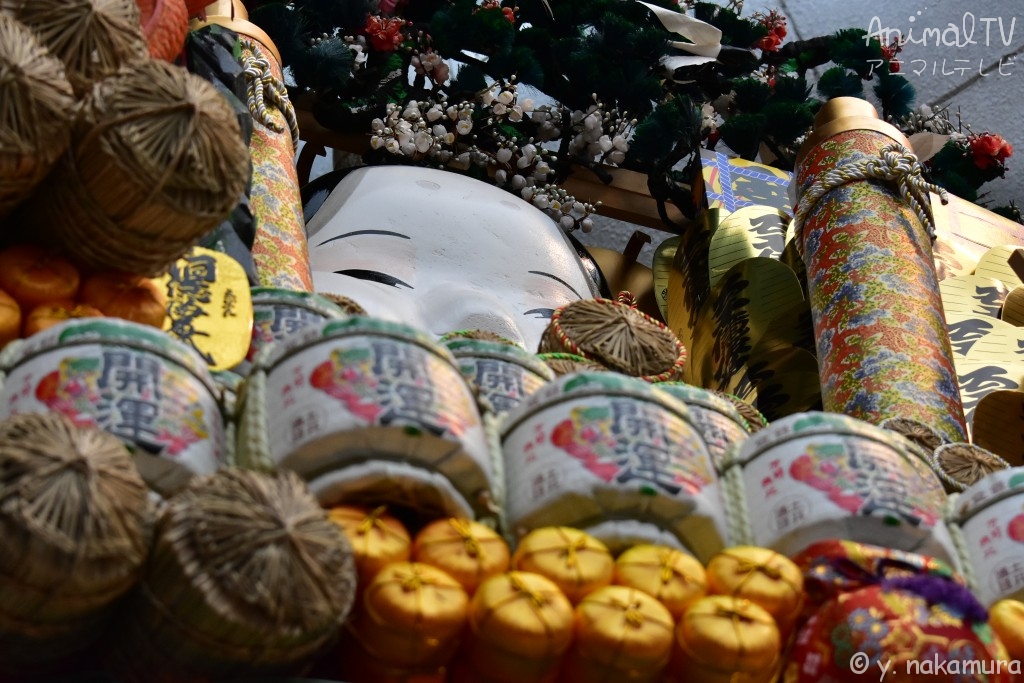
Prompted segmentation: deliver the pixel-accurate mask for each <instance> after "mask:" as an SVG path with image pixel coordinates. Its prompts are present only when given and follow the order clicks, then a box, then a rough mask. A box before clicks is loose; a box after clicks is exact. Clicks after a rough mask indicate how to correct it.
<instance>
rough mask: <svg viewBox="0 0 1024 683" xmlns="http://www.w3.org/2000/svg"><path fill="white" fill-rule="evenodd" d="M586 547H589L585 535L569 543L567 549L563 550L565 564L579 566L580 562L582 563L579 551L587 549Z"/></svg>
mask: <svg viewBox="0 0 1024 683" xmlns="http://www.w3.org/2000/svg"><path fill="white" fill-rule="evenodd" d="M586 547H587V539H586V537H585V536H580V537H579V538H577V539H576V540H574V541H573V542H572V543H570V544H569V545H568V547H566V549H565V550H564V551H562V554H563V555H564V556H565V566H566V567H576V566H578V565H579V563H580V558H579V555H577V553H578V552H579V551H580V550H585V549H586Z"/></svg>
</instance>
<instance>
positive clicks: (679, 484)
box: [501, 372, 726, 561]
mask: <svg viewBox="0 0 1024 683" xmlns="http://www.w3.org/2000/svg"><path fill="white" fill-rule="evenodd" d="M501 441H502V450H503V452H504V454H505V470H506V472H507V486H508V493H507V501H508V503H507V511H508V521H509V525H510V527H511V529H512V530H513V532H514V533H516V534H519V535H523V534H525V533H526V532H529V531H531V530H533V529H537V528H539V527H545V526H572V527H577V528H579V529H583V530H585V531H586V532H587V533H589V534H591V535H592V536H594V537H596V538H598V539H599V540H601V541H602V542H604V543H605V544H606V545H608V547H609V548H610V549H611V550H612V551H613V552H614V551H616V550H621V549H624V548H625V547H627V546H631V545H634V544H636V543H641V542H646V543H655V544H661V545H671V546H673V547H677V548H678V547H685V548H686V549H688V550H689V551H690V552H692V553H693V554H694V555H695V556H697V557H698V558H700V559H701V560H703V561H707V560H708V559H709V558H710V557H711V556H712V555H714V554H715V553H716V552H718V551H719V550H721V549H722V547H723V544H724V539H725V530H726V516H725V511H724V508H723V500H722V497H721V496H720V495H719V486H718V479H717V477H716V475H715V469H714V465H713V464H712V462H711V456H710V454H709V453H708V449H707V446H706V445H705V444H704V440H703V439H702V438H701V436H700V431H699V430H698V428H697V427H696V426H695V425H694V424H693V421H692V418H691V417H690V414H689V412H688V410H687V408H686V406H685V405H684V404H682V403H680V402H679V401H677V400H675V399H674V398H672V397H671V396H668V395H667V394H665V393H663V392H658V391H656V390H654V389H653V388H651V385H649V384H648V383H646V382H644V381H643V380H639V379H635V378H631V377H626V376H625V375H620V374H617V373H604V372H601V373H573V374H569V375H565V376H563V377H561V378H559V379H558V380H556V381H554V382H552V383H550V384H547V385H545V386H544V387H543V388H541V389H540V390H539V391H537V392H536V393H535V394H533V395H532V396H530V397H528V398H527V399H526V400H524V401H523V402H522V403H521V404H520V405H519V407H518V408H516V409H515V410H513V411H512V412H510V413H509V414H508V415H507V416H506V418H505V420H504V422H503V423H502V434H501Z"/></svg>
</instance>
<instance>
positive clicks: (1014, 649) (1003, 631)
mask: <svg viewBox="0 0 1024 683" xmlns="http://www.w3.org/2000/svg"><path fill="white" fill-rule="evenodd" d="M988 625H989V626H990V627H991V628H992V631H993V632H994V633H995V634H996V636H997V637H998V638H999V640H1001V641H1003V646H1005V647H1006V651H1007V653H1009V655H1010V659H1013V660H1024V602H1021V601H1020V600H1000V601H999V602H997V603H996V604H994V605H992V607H990V608H989V610H988ZM1022 680H1024V679H1022Z"/></svg>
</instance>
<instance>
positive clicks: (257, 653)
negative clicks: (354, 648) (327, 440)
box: [114, 469, 356, 681]
mask: <svg viewBox="0 0 1024 683" xmlns="http://www.w3.org/2000/svg"><path fill="white" fill-rule="evenodd" d="M156 536H157V538H156V542H155V545H154V549H153V553H152V556H151V559H150V562H149V564H148V565H147V567H146V571H145V574H144V576H143V579H142V589H141V590H140V592H139V594H138V595H137V596H136V602H135V603H133V604H131V605H130V606H129V608H127V609H126V610H125V611H124V614H125V619H126V622H127V623H124V624H122V625H121V626H119V628H118V633H119V634H122V635H119V637H118V639H117V641H116V643H115V644H114V647H115V650H116V655H115V660H116V661H117V662H118V663H119V664H118V665H115V668H119V669H120V670H119V672H118V673H119V674H120V675H121V676H123V677H124V678H125V679H126V680H140V681H141V680H145V681H152V680H175V677H174V672H175V671H177V672H178V674H181V670H180V669H178V668H177V667H180V666H181V665H183V664H185V665H187V667H188V672H187V673H188V676H186V677H185V678H182V679H181V680H186V679H188V680H202V679H204V678H205V677H207V676H209V677H212V678H213V679H217V678H224V677H230V676H243V675H279V674H282V675H283V674H289V673H294V672H295V670H296V668H300V669H301V667H302V666H303V665H304V664H306V663H308V660H309V659H310V658H311V657H312V656H314V655H315V654H317V651H318V650H320V649H321V648H322V647H323V646H324V644H325V643H327V642H329V641H330V640H332V639H333V638H334V637H335V636H336V635H337V634H338V632H339V631H340V628H341V625H342V623H343V622H344V620H345V618H346V617H347V616H348V613H349V610H350V609H351V607H352V603H353V600H354V595H355V587H356V586H355V582H356V578H355V576H356V574H355V560H354V556H353V552H352V548H351V546H350V545H349V543H348V541H347V540H346V539H345V537H344V534H343V533H342V531H341V529H340V528H339V527H338V526H337V525H336V524H334V523H332V522H331V521H330V520H329V519H328V517H327V513H326V512H325V511H324V510H323V509H322V508H321V507H320V505H319V504H318V503H317V501H316V499H315V498H314V497H313V495H312V494H311V493H310V492H309V490H308V489H307V487H306V485H305V484H304V483H303V482H302V481H301V480H300V479H299V478H298V476H296V475H295V474H293V473H291V472H281V473H278V474H275V475H266V474H261V473H258V472H253V471H245V470H236V469H226V470H222V471H220V472H218V473H217V474H215V475H212V476H209V477H204V478H199V479H197V480H195V481H193V483H191V484H190V485H189V487H188V488H186V489H185V490H184V491H182V493H180V494H178V495H177V496H175V497H174V498H172V499H170V500H169V501H168V504H167V507H166V508H165V510H164V513H163V515H162V516H161V518H160V521H159V523H158V525H157V532H156ZM122 636H124V637H122ZM154 668H159V669H161V674H160V675H159V676H157V677H156V678H154V677H153V675H154V674H153V671H154Z"/></svg>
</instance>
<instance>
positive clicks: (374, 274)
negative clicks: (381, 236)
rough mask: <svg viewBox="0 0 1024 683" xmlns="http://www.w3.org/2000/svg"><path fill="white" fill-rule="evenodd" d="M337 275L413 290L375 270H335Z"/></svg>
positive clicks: (407, 284)
mask: <svg viewBox="0 0 1024 683" xmlns="http://www.w3.org/2000/svg"><path fill="white" fill-rule="evenodd" d="M334 272H335V273H337V274H338V275H348V276H349V277H354V278H356V279H358V280H369V281H370V282H379V283H380V284H382V285H388V286H389V287H405V288H406V289H413V286H412V285H410V284H409V283H408V282H405V281H403V280H399V279H398V278H397V277H395V276H394V275H388V274H387V273H381V272H380V271H376V270H360V269H358V268H356V269H352V270H336V271H334Z"/></svg>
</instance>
